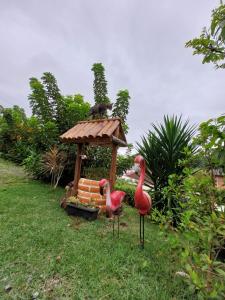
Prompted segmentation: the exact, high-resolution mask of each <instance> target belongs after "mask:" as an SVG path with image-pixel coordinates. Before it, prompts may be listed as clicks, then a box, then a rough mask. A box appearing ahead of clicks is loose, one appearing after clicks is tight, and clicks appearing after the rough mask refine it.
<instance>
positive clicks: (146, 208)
mask: <svg viewBox="0 0 225 300" xmlns="http://www.w3.org/2000/svg"><path fill="white" fill-rule="evenodd" d="M134 162H135V163H136V164H138V165H139V166H140V177H139V181H138V185H137V188H136V191H135V195H134V199H135V207H136V208H137V209H138V210H139V214H140V215H142V216H144V215H146V214H148V213H149V212H150V210H151V208H152V199H151V197H150V196H149V195H148V193H146V192H145V191H143V184H144V180H145V160H144V158H143V157H142V156H141V155H138V156H136V157H135V160H134Z"/></svg>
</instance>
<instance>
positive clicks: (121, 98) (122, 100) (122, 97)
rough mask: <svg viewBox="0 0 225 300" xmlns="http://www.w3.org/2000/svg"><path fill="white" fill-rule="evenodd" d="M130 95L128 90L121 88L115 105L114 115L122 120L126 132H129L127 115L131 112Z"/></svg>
mask: <svg viewBox="0 0 225 300" xmlns="http://www.w3.org/2000/svg"><path fill="white" fill-rule="evenodd" d="M129 100H130V95H129V92H128V90H120V91H119V92H118V93H117V99H116V102H115V104H114V105H113V113H112V115H113V117H119V118H120V119H121V120H122V126H123V130H124V132H125V133H127V132H128V129H129V127H128V125H127V123H126V120H127V115H128V112H129V104H130V103H129Z"/></svg>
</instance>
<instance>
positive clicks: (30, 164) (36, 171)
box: [22, 150, 42, 179]
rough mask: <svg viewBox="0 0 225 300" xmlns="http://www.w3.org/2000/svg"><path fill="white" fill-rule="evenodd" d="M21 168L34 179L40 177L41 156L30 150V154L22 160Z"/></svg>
mask: <svg viewBox="0 0 225 300" xmlns="http://www.w3.org/2000/svg"><path fill="white" fill-rule="evenodd" d="M22 164H23V166H24V167H25V170H26V171H27V173H28V174H30V175H31V176H32V177H34V178H36V179H41V177H42V164H41V154H39V153H36V152H35V151H33V150H31V151H30V154H29V155H28V156H27V157H26V158H25V159H24V160H23V163H22Z"/></svg>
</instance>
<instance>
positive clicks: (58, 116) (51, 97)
mask: <svg viewBox="0 0 225 300" xmlns="http://www.w3.org/2000/svg"><path fill="white" fill-rule="evenodd" d="M41 79H42V82H43V85H44V87H45V94H46V97H47V98H48V102H49V103H51V107H52V109H53V115H54V119H55V121H56V123H57V125H58V127H59V128H61V127H62V126H61V125H62V124H63V122H64V120H63V118H64V117H65V110H64V103H63V97H62V95H61V93H60V89H59V87H58V84H57V80H56V78H55V76H54V75H53V74H52V73H50V72H45V73H43V76H42V77H41Z"/></svg>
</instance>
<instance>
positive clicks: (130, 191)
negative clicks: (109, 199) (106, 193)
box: [114, 179, 136, 206]
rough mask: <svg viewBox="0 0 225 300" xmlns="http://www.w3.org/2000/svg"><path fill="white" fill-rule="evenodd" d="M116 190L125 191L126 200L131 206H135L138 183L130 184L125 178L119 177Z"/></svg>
mask: <svg viewBox="0 0 225 300" xmlns="http://www.w3.org/2000/svg"><path fill="white" fill-rule="evenodd" d="M114 190H120V191H124V192H125V193H126V197H125V201H126V202H127V203H128V204H129V205H130V206H134V194H135V190H136V185H133V184H130V183H128V182H126V181H125V180H121V179H118V180H117V181H116V184H115V187H114Z"/></svg>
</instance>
